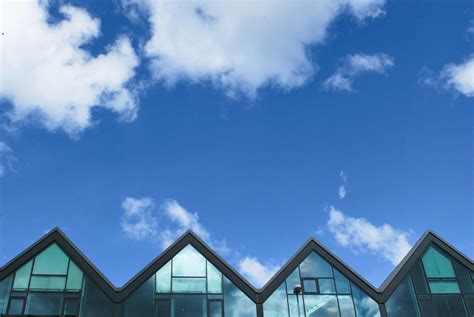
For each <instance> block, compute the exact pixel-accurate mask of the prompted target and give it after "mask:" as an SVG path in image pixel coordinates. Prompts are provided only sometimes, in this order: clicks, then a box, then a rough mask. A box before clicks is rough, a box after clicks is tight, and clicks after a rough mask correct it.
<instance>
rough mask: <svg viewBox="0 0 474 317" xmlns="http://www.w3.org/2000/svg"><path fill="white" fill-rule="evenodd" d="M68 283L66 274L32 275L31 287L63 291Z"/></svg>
mask: <svg viewBox="0 0 474 317" xmlns="http://www.w3.org/2000/svg"><path fill="white" fill-rule="evenodd" d="M65 285H66V277H64V276H32V277H31V284H30V289H33V290H56V291H62V290H64V287H65Z"/></svg>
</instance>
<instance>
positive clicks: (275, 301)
mask: <svg viewBox="0 0 474 317" xmlns="http://www.w3.org/2000/svg"><path fill="white" fill-rule="evenodd" d="M313 282H314V280H313ZM226 304H227V303H226ZM263 315H264V316H265V317H288V304H287V298H286V291H285V284H284V283H283V284H282V285H280V287H279V288H278V289H277V290H275V292H273V294H272V295H271V296H270V297H269V298H268V299H267V300H266V301H265V303H263Z"/></svg>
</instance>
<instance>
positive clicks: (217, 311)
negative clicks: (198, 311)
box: [209, 301, 223, 317]
mask: <svg viewBox="0 0 474 317" xmlns="http://www.w3.org/2000/svg"><path fill="white" fill-rule="evenodd" d="M222 313H223V309H222V302H221V301H210V302H209V317H222Z"/></svg>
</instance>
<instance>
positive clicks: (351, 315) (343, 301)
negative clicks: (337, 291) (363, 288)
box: [337, 295, 356, 317]
mask: <svg viewBox="0 0 474 317" xmlns="http://www.w3.org/2000/svg"><path fill="white" fill-rule="evenodd" d="M337 299H338V301H339V311H340V313H341V317H356V315H355V310H354V302H353V300H352V296H350V295H338V296H337Z"/></svg>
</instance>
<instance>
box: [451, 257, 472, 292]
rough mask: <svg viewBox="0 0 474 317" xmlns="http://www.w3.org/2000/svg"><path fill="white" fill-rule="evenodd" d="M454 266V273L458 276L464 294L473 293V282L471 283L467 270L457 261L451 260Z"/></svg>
mask: <svg viewBox="0 0 474 317" xmlns="http://www.w3.org/2000/svg"><path fill="white" fill-rule="evenodd" d="M453 263H454V268H455V269H456V274H457V276H458V281H459V283H460V284H461V289H462V291H463V293H464V294H473V293H474V283H472V278H471V274H470V272H469V270H468V269H467V268H466V267H465V266H464V265H462V264H461V263H459V262H458V261H453Z"/></svg>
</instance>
